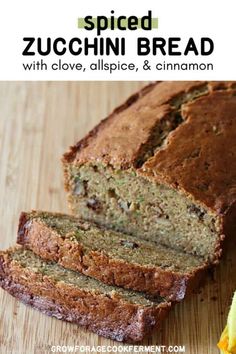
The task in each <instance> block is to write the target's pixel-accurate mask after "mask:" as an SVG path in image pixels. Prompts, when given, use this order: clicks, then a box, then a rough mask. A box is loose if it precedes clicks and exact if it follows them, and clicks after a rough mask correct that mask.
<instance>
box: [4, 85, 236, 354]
mask: <svg viewBox="0 0 236 354" xmlns="http://www.w3.org/2000/svg"><path fill="white" fill-rule="evenodd" d="M143 85H144V83H141V82H86V83H84V82H80V83H78V82H32V83H24V82H7V83H4V82H0V200H1V217H0V248H1V249H3V248H7V247H9V246H10V245H13V244H14V243H15V239H16V229H17V222H18V216H19V213H20V211H21V210H30V209H32V208H34V209H46V210H51V211H61V212H67V211H68V210H67V206H66V198H65V193H64V190H63V176H62V169H61V164H60V158H61V155H62V154H63V152H65V151H66V150H67V149H68V146H69V145H71V144H73V143H75V142H76V141H77V140H78V139H80V138H81V137H82V136H83V135H84V134H85V133H87V132H88V131H89V130H90V129H91V128H92V127H93V126H94V125H95V124H96V123H97V122H99V120H100V119H101V118H103V117H105V116H106V115H107V114H108V113H109V112H110V111H111V110H112V109H113V108H114V107H116V105H118V104H120V103H122V101H123V100H124V99H126V98H127V97H128V95H129V94H131V93H133V92H134V91H136V90H137V89H138V88H140V87H142V86H143ZM222 160H223V157H222ZM235 248H236V244H234V245H233V246H231V247H230V251H229V252H228V253H227V259H225V260H224V261H222V262H221V265H220V266H219V267H218V268H217V270H216V272H215V273H214V275H213V274H212V275H211V276H209V277H208V279H207V281H206V285H205V286H204V287H203V288H202V290H201V292H200V293H199V294H198V295H195V296H192V297H191V298H190V299H188V300H186V301H184V302H183V303H181V304H178V305H176V306H175V308H174V309H173V310H172V312H171V313H170V315H169V317H168V318H167V320H166V321H165V323H163V326H162V329H161V331H159V333H154V334H153V335H152V337H151V338H149V339H148V340H146V341H145V342H144V343H142V344H143V345H144V344H145V345H166V346H169V345H180V346H185V348H186V349H185V353H187V354H216V353H218V350H217V347H216V343H217V341H218V339H219V336H220V333H221V331H222V329H223V327H224V325H225V321H226V316H227V312H228V307H229V304H230V302H231V297H232V293H233V290H234V289H236V257H235ZM0 302H1V305H0V352H1V353H17V354H18V353H20V354H22V353H27V354H30V353H50V348H51V346H52V345H80V346H85V345H94V346H97V345H118V343H117V342H113V341H111V340H107V339H104V338H101V337H98V336H97V335H95V334H91V333H89V332H88V331H86V330H84V329H83V328H79V327H77V326H76V325H72V324H69V323H64V322H61V321H59V320H56V319H52V318H49V317H47V316H45V315H43V314H40V313H39V312H37V311H36V310H33V309H31V308H29V307H26V306H24V305H23V304H20V303H19V302H18V301H16V300H15V299H14V298H12V297H11V296H10V295H8V294H7V293H6V292H4V291H3V290H0ZM78 352H79V351H78ZM133 352H134V351H131V352H130V353H133ZM136 352H137V351H136ZM148 353H149V351H148Z"/></svg>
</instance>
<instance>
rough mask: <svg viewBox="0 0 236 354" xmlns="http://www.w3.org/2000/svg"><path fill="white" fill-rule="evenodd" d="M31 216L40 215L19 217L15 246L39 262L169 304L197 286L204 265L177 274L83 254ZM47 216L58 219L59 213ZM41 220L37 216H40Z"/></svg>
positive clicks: (76, 243) (81, 248)
mask: <svg viewBox="0 0 236 354" xmlns="http://www.w3.org/2000/svg"><path fill="white" fill-rule="evenodd" d="M32 213H33V215H40V212H37V211H35V212H31V213H21V216H20V221H19V228H18V237H17V242H18V243H19V244H21V245H23V246H24V247H25V248H27V249H30V250H32V251H33V252H34V253H35V254H37V255H38V256H40V257H41V258H43V259H45V260H48V261H54V262H57V263H58V264H60V265H61V266H63V267H65V268H67V269H71V270H74V271H78V272H81V273H83V274H85V275H87V276H90V277H93V278H95V279H98V280H100V281H102V282H104V283H106V284H109V285H116V286H121V287H124V288H127V289H133V290H136V291H143V292H147V293H149V294H152V295H160V296H162V297H165V298H166V299H168V300H170V301H181V300H182V299H183V298H184V297H185V296H186V295H188V294H190V293H192V292H193V291H194V290H196V288H197V287H198V286H199V284H200V282H201V280H202V279H203V277H204V275H205V273H206V271H207V268H208V266H207V264H206V263H204V262H203V263H202V266H199V267H196V268H195V270H194V271H192V272H189V273H185V274H183V273H180V272H177V271H171V270H168V269H162V268H161V267H157V266H148V267H147V266H142V265H140V264H138V263H131V262H128V261H124V260H121V259H118V258H112V257H110V256H108V255H107V254H106V253H105V252H104V251H103V250H102V249H101V250H93V249H91V250H85V248H84V246H83V244H81V243H80V242H79V241H72V240H70V239H68V238H66V237H63V235H62V236H60V235H59V234H58V233H57V232H56V231H55V230H52V229H51V228H49V227H47V226H46V225H45V224H43V223H42V222H40V221H38V220H37V219H32ZM50 215H52V216H53V215H54V216H60V215H61V214H59V213H50ZM39 217H40V216H39Z"/></svg>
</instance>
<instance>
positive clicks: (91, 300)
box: [0, 247, 170, 342]
mask: <svg viewBox="0 0 236 354" xmlns="http://www.w3.org/2000/svg"><path fill="white" fill-rule="evenodd" d="M0 286H1V287H2V288H3V289H5V290H7V291H8V292H9V293H10V294H11V295H13V296H14V297H16V298H18V299H19V300H21V301H22V302H24V303H26V304H28V305H31V306H32V307H34V308H36V309H38V310H40V311H42V312H43V313H45V314H47V315H49V316H54V317H56V318H58V319H61V320H66V321H69V322H74V323H77V324H79V325H82V326H85V327H87V328H88V329H89V330H91V331H93V332H95V333H97V334H99V335H102V336H104V337H108V338H112V339H115V340H117V341H134V342H135V341H140V340H142V339H143V337H144V336H145V335H147V334H148V333H150V331H151V330H152V329H153V328H156V327H157V326H158V325H159V323H160V321H161V320H162V319H163V318H164V317H165V315H166V314H167V312H168V310H169V308H170V303H168V302H166V301H165V300H164V299H163V298H161V297H156V298H153V299H150V298H148V297H147V296H146V295H142V294H140V293H137V292H132V291H128V290H124V289H122V288H117V287H111V286H108V285H104V284H103V283H101V282H99V281H97V280H95V279H92V278H89V277H86V276H85V275H82V274H79V273H76V272H73V271H69V270H65V269H64V268H62V267H60V266H58V265H57V264H56V263H53V262H48V263H47V262H44V261H43V260H42V259H41V258H39V257H38V256H36V255H35V254H34V253H33V252H31V251H27V250H24V249H23V248H21V247H19V248H13V249H9V250H7V251H5V252H0Z"/></svg>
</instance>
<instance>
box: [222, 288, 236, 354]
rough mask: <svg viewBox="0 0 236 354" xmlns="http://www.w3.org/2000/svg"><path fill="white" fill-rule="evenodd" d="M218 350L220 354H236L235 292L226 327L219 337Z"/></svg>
mask: <svg viewBox="0 0 236 354" xmlns="http://www.w3.org/2000/svg"><path fill="white" fill-rule="evenodd" d="M218 348H219V349H220V352H221V354H236V292H235V293H234V297H233V302H232V305H231V308H230V311H229V315H228V320H227V325H226V327H225V329H224V331H223V333H222V335H221V337H220V341H219V343H218Z"/></svg>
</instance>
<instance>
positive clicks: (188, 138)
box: [63, 81, 236, 264]
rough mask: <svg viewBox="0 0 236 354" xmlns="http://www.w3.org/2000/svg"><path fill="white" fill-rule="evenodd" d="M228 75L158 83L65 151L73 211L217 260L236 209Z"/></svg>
mask: <svg viewBox="0 0 236 354" xmlns="http://www.w3.org/2000/svg"><path fill="white" fill-rule="evenodd" d="M235 87H236V85H235V83H232V82H225V83H224V82H196V81H195V82H162V83H156V84H152V85H149V86H147V87H146V88H144V89H143V90H141V91H140V92H138V93H137V94H135V95H133V96H132V97H131V98H130V99H128V101H127V102H126V103H125V104H123V105H122V106H120V107H119V108H117V109H116V110H115V111H114V112H113V113H112V114H111V115H110V116H109V117H108V118H106V119H105V120H103V121H102V122H101V123H100V124H99V125H98V126H97V127H95V128H94V129H93V130H92V131H91V132H90V133H89V134H88V135H87V136H86V137H85V138H84V139H82V140H81V141H80V142H79V143H77V144H76V145H75V146H73V147H71V149H70V151H69V152H68V153H66V154H65V155H64V157H63V164H64V171H65V186H66V190H67V192H68V200H69V205H70V207H71V210H72V212H73V214H74V215H76V216H79V217H82V218H84V219H86V220H90V221H95V222H96V223H97V224H99V225H102V226H106V227H107V228H112V229H114V230H118V231H121V232H126V233H128V234H130V235H134V236H136V237H138V238H139V239H144V240H149V241H153V242H157V243H159V244H162V245H165V246H168V247H171V248H174V249H176V250H181V251H183V252H186V253H189V254H193V255H197V256H199V257H202V258H203V259H204V260H205V261H206V262H209V263H211V264H212V263H217V262H218V259H219V256H220V254H221V251H222V241H223V239H224V237H225V235H226V233H227V232H228V231H227V228H228V226H229V225H230V223H231V222H232V220H233V219H235V217H236V212H235V209H236V208H235V205H236V203H235V201H236V187H235V181H236V158H235V154H236V90H235Z"/></svg>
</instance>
